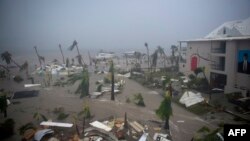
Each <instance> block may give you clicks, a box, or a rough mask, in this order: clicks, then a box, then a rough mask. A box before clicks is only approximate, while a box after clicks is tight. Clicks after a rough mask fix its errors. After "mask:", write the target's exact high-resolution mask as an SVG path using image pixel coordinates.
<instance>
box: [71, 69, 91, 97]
mask: <svg viewBox="0 0 250 141" xmlns="http://www.w3.org/2000/svg"><path fill="white" fill-rule="evenodd" d="M77 81H81V82H80V84H79V85H78V87H77V89H76V91H75V93H76V94H81V95H80V98H82V97H84V96H87V95H89V73H88V71H87V70H86V69H83V71H82V72H81V73H76V74H72V75H69V79H68V84H75V83H76V82H77Z"/></svg>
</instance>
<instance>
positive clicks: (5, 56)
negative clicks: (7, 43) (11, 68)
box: [1, 51, 21, 68]
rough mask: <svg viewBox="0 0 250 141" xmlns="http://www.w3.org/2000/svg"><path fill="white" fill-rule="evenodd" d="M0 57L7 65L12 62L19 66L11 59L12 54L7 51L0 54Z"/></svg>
mask: <svg viewBox="0 0 250 141" xmlns="http://www.w3.org/2000/svg"><path fill="white" fill-rule="evenodd" d="M1 58H2V60H3V61H5V62H6V64H7V66H8V64H10V63H11V62H12V63H14V64H15V65H16V66H17V67H19V68H20V67H21V66H20V65H19V64H17V63H16V62H15V61H14V60H13V59H12V55H11V54H10V53H9V52H8V51H5V52H4V53H2V54H1Z"/></svg>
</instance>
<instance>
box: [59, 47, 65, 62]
mask: <svg viewBox="0 0 250 141" xmlns="http://www.w3.org/2000/svg"><path fill="white" fill-rule="evenodd" d="M59 49H60V51H61V54H62V58H63V64H65V59H64V55H63V51H62V47H61V44H59Z"/></svg>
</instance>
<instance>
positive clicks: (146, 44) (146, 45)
mask: <svg viewBox="0 0 250 141" xmlns="http://www.w3.org/2000/svg"><path fill="white" fill-rule="evenodd" d="M144 45H145V47H146V49H147V55H148V71H149V49H148V43H145V44H144Z"/></svg>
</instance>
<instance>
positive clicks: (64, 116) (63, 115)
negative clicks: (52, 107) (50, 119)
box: [57, 113, 69, 120]
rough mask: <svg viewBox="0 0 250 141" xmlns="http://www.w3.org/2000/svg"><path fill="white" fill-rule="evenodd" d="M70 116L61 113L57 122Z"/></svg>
mask: <svg viewBox="0 0 250 141" xmlns="http://www.w3.org/2000/svg"><path fill="white" fill-rule="evenodd" d="M68 116H69V114H65V113H59V115H58V116H57V120H64V119H66V118H67V117H68Z"/></svg>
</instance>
